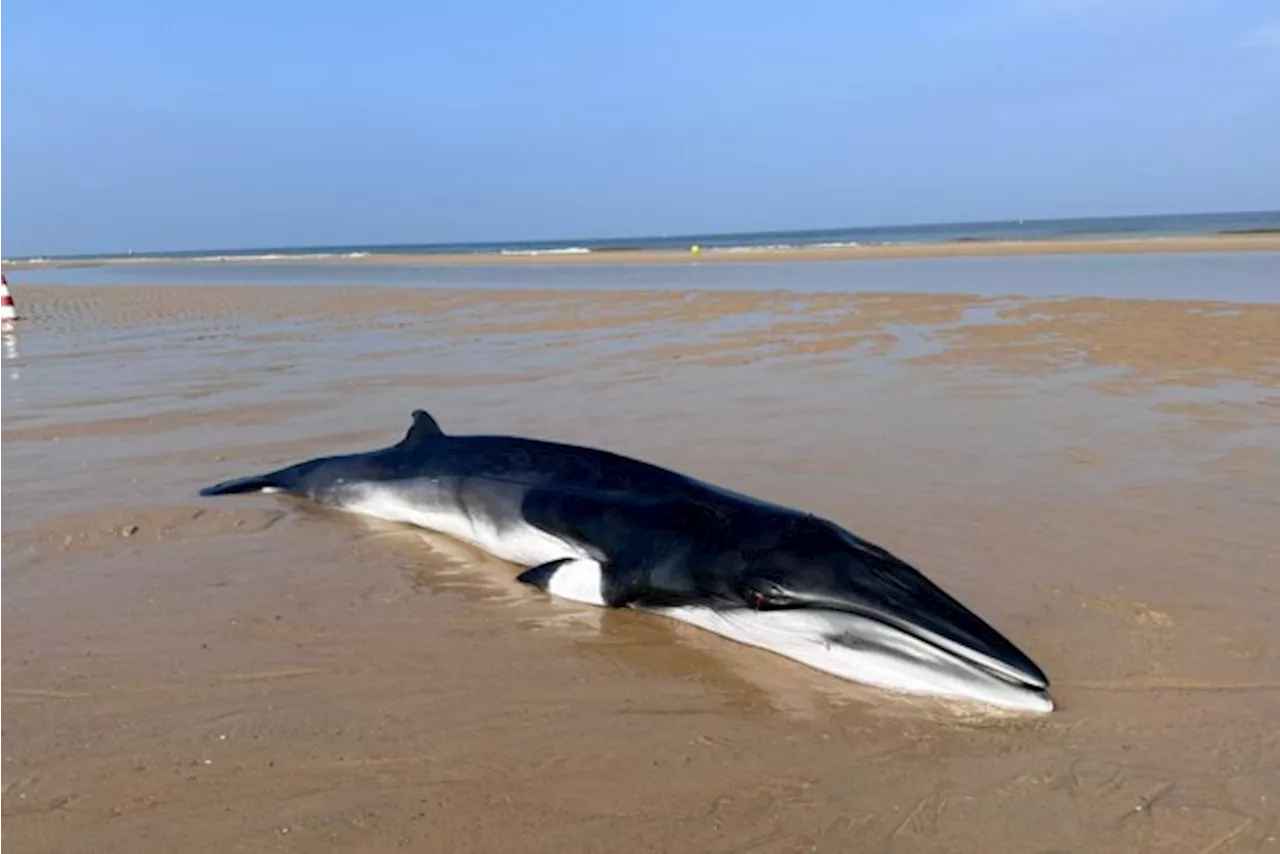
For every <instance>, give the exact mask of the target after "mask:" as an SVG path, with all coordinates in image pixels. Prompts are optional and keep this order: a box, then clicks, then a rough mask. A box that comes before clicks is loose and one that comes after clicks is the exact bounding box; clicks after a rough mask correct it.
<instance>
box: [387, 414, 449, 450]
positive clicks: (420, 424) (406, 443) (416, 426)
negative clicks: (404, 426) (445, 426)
mask: <svg viewBox="0 0 1280 854" xmlns="http://www.w3.org/2000/svg"><path fill="white" fill-rule="evenodd" d="M443 435H444V431H443V430H441V429H440V425H439V424H437V423H436V420H435V419H434V418H432V417H431V416H430V415H429V414H427V411H426V410H424V409H415V410H414V411H413V426H411V427H410V428H409V432H408V433H405V434H404V438H403V439H401V440H400V441H399V442H397V443H396V447H397V448H412V447H413V446H414V445H417V444H418V443H420V442H422V441H424V440H426V439H433V438H435V437H436V436H443Z"/></svg>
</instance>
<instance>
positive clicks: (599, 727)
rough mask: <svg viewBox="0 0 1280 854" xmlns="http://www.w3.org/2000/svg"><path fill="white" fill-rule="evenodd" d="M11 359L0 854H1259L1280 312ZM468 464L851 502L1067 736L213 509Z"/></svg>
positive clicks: (156, 302)
mask: <svg viewBox="0 0 1280 854" xmlns="http://www.w3.org/2000/svg"><path fill="white" fill-rule="evenodd" d="M19 308H20V309H21V311H22V313H23V314H24V315H25V316H26V319H25V320H24V321H22V322H21V323H20V324H19V325H18V326H17V327H15V329H13V330H9V331H6V333H5V336H4V360H3V436H2V438H3V462H4V473H5V479H4V487H3V488H4V495H3V497H4V505H3V508H4V509H3V581H4V594H5V595H4V633H3V640H4V647H3V665H4V672H3V688H4V705H3V711H4V724H5V729H4V751H3V752H4V766H3V779H4V795H3V813H4V821H5V827H4V830H5V831H6V834H5V835H6V837H7V838H8V839H9V841H10V844H11V845H13V846H15V850H22V851H33V852H43V851H49V852H53V851H57V852H82V851H83V852H90V851H92V852H116V851H119V852H126V851H127V852H131V854H132V852H142V851H170V850H183V851H192V852H200V851H209V852H225V851H232V850H235V851H267V850H271V851H306V852H316V851H320V852H324V851H334V852H337V851H343V852H347V851H392V850H441V851H495V850H510V851H522V852H523V851H534V852H542V851H546V852H563V851H638V850H657V851H679V852H684V851H691V852H692V851H698V852H713V851H725V852H729V851H733V852H737V851H769V852H772V851H777V852H784V851H785V852H790V851H810V850H818V851H861V850H866V851H911V852H915V851H930V852H931V851H966V852H967V851H1045V852H1047V851H1089V852H1112V851H1114V852H1122V851H1123V852H1131V851H1159V852H1183V851H1185V852H1192V854H1206V852H1215V854H1224V852H1244V851H1272V850H1280V842H1278V841H1277V837H1278V836H1280V806H1278V804H1280V730H1278V729H1277V727H1276V726H1275V723H1274V722H1275V721H1276V720H1280V629H1278V628H1277V627H1276V623H1275V614H1276V613H1277V610H1278V608H1280V583H1278V582H1277V576H1276V568H1277V567H1278V566H1280V533H1278V532H1277V530H1276V527H1275V520H1276V519H1277V518H1280V448H1278V447H1277V443H1276V441H1275V439H1276V436H1277V435H1280V306H1277V305H1250V304H1244V303H1227V302H1203V301H1182V302H1175V301H1162V300H1108V299H1075V300H1039V299H1028V298H1017V297H999V298H997V297H987V296H967V295H959V294H956V295H938V294H934V295H930V294H866V295H859V294H852V295H850V294H804V293H796V292H789V291H784V290H778V291H772V292H770V291H756V292H751V293H734V292H716V293H680V292H678V291H634V290H633V291H626V292H618V291H613V292H609V291H582V290H579V291H574V292H565V291H536V290H522V291H501V290H489V291H483V292H479V291H472V292H468V291H459V290H439V291H421V290H419V291H414V290H407V289H377V288H368V287H365V288H347V287H332V288H328V287H305V288H304V287H236V286H219V287H203V288H200V287H192V286H189V285H187V286H177V287H165V286H146V287H141V286H139V287H111V288H95V287H53V286H50V287H26V288H24V289H23V291H22V293H21V304H20V306H19ZM419 406H421V407H425V408H427V409H429V410H430V411H431V412H432V413H433V414H434V415H435V416H436V417H437V418H438V419H439V420H440V422H441V423H442V425H443V426H444V428H445V429H446V430H449V431H456V432H509V433H519V434H528V435H537V436H544V437H548V438H555V439H562V440H567V441H577V442H585V443H590V444H596V445H601V446H605V447H608V448H611V449H614V450H618V451H621V452H624V453H629V454H633V455H637V456H640V457H643V458H646V459H649V460H652V461H654V462H658V463H661V464H665V465H668V466H672V467H674V468H677V469H681V470H684V471H687V472H689V473H691V474H694V475H697V476H701V477H704V478H708V479H711V480H713V481H716V482H718V483H721V484H723V485H725V486H728V487H731V488H734V489H738V490H741V491H745V492H749V493H753V494H756V495H759V496H761V497H765V498H770V499H773V500H777V501H782V502H785V503H789V504H793V505H797V506H803V507H806V508H808V509H811V510H813V511H814V512H817V513H821V514H824V515H827V516H829V517H831V518H833V519H835V520H836V521H839V522H841V523H842V524H845V525H847V526H849V527H850V528H852V529H853V530H855V531H857V532H858V533H860V534H862V535H864V536H866V537H868V538H870V539H872V540H873V541H876V542H879V543H881V544H882V545H884V546H886V547H888V548H890V549H892V550H894V551H896V552H898V553H900V554H902V556H904V557H905V558H907V559H909V560H911V561H912V562H913V563H915V564H916V565H918V566H919V567H920V568H921V569H922V570H923V571H924V572H926V573H927V574H929V575H930V576H931V577H932V578H934V579H935V580H936V581H938V582H939V583H941V584H943V585H944V586H945V587H947V588H948V589H949V590H951V591H952V592H954V593H955V594H956V595H958V596H959V597H960V598H961V599H962V600H964V601H965V602H967V603H968V604H970V605H971V606H972V607H973V608H974V609H975V610H976V611H977V612H978V613H980V614H982V615H983V616H984V617H986V618H987V619H988V620H990V621H991V622H992V623H993V624H995V625H996V626H998V627H999V628H1001V629H1002V630H1003V631H1005V632H1006V633H1007V634H1009V635H1010V636H1011V637H1012V638H1013V639H1015V641H1016V642H1017V643H1018V644H1019V645H1020V646H1022V647H1023V648H1024V649H1026V650H1027V651H1028V652H1029V653H1030V654H1031V655H1032V657H1033V658H1035V659H1036V661H1037V662H1038V663H1040V664H1041V665H1042V666H1043V667H1044V668H1045V669H1046V671H1047V672H1048V673H1049V675H1050V677H1051V678H1052V680H1053V693H1054V696H1055V699H1056V701H1057V703H1058V710H1057V711H1055V712H1054V713H1053V714H1052V715H1050V716H1048V717H1045V718H1039V719H1020V718H1009V717H1002V716H996V715H990V714H983V713H979V712H977V711H975V710H973V709H962V708H957V707H953V706H949V705H947V704H942V703H936V702H929V701H923V700H913V699H905V698H901V697H894V696H891V695H887V694H883V693H879V692H876V691H874V690H871V689H867V688H861V687H859V686H854V685H849V684H846V683H840V682H836V681H835V680H832V679H830V678H829V677H826V676H824V675H822V674H819V673H816V672H814V671H810V670H808V669H806V668H804V667H802V666H801V665H798V664H795V663H793V662H789V661H785V660H783V659H780V658H778V657H776V656H772V655H770V654H768V653H765V652H763V651H759V650H754V649H749V648H745V647H742V646H739V645H735V644H732V643H730V642H728V641H726V640H724V639H721V638H717V637H714V636H711V635H708V634H706V633H703V632H699V631H698V630H697V629H694V628H692V627H688V626H682V625H678V624H675V623H672V622H670V621H665V620H663V619H661V618H659V617H656V616H649V615H642V614H634V613H628V612H620V613H604V612H602V611H600V610H597V609H592V608H587V607H579V606H576V605H572V604H566V603H562V602H555V601H550V600H547V599H545V598H543V597H541V596H539V595H536V594H534V593H532V592H531V591H529V590H527V589H524V588H522V587H520V586H519V585H517V584H516V583H515V582H514V580H513V577H514V574H515V573H514V570H513V568H512V567H510V566H507V565H504V564H502V563H500V562H497V561H494V560H492V559H487V558H485V557H483V556H480V555H477V554H475V553H473V552H470V551H469V550H467V549H466V548H464V547H462V546H459V545H456V544H453V543H451V542H450V541H448V540H446V539H443V538H439V537H430V536H426V537H424V536H422V535H419V534H417V533H415V532H412V531H408V530H405V529H401V528H397V527H394V526H388V525H380V524H375V523H371V522H367V521H363V520H360V519H357V518H353V517H350V516H345V515H340V514H335V513H328V512H323V511H317V510H314V509H312V508H309V507H307V506H304V505H302V504H299V503H295V502H288V501H282V500H278V499H276V498H273V497H271V496H254V497H244V498H236V499H227V500H219V501H213V500H202V499H199V498H198V497H196V494H195V493H196V490H197V489H198V488H199V487H200V486H202V485H204V484H206V483H209V482H212V481H215V480H218V479H221V478H223V477H228V476H235V475H238V474H243V473H247V472H252V471H257V470H260V469H264V468H268V467H272V466H276V465H280V464H283V463H287V462H290V461H294V460H297V459H300V458H303V457H307V456H311V455H318V454H325V453H333V452H342V451H346V450H359V449H365V448H370V447H376V446H380V445H384V444H387V443H389V442H392V441H395V440H396V439H398V438H399V436H400V435H401V434H402V433H403V431H404V429H405V428H406V427H407V425H408V423H409V412H410V411H411V410H412V409H413V408H415V407H419Z"/></svg>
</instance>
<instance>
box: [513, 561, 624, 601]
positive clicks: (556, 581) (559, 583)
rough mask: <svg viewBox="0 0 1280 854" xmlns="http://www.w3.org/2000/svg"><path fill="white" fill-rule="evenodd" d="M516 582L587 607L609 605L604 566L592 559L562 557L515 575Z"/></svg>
mask: <svg viewBox="0 0 1280 854" xmlns="http://www.w3.org/2000/svg"><path fill="white" fill-rule="evenodd" d="M516 581H519V582H521V583H522V584H528V585H531V586H533V587H536V588H538V589H539V590H541V591H542V592H544V593H548V594H550V595H552V596H556V597H559V598H561V599H569V600H571V601H573V602H584V603H586V604H588V605H606V606H608V605H610V604H611V603H610V602H609V601H608V597H607V596H606V590H605V588H606V584H605V573H604V567H603V566H602V565H601V564H600V562H599V561H595V560H591V559H589V558H560V559H559V560H552V561H548V562H547V563H543V564H539V565H538V566H535V567H533V568H532V569H527V570H525V571H524V572H522V573H520V574H519V575H518V576H516Z"/></svg>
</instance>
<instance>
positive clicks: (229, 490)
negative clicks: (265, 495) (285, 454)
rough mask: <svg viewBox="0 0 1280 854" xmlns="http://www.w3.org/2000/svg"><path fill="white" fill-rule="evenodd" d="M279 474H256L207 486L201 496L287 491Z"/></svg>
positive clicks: (201, 491)
mask: <svg viewBox="0 0 1280 854" xmlns="http://www.w3.org/2000/svg"><path fill="white" fill-rule="evenodd" d="M278 474H279V473H278V472H272V473H271V474H255V475H250V476H249V477H237V478H234V479H232V480H224V481H222V482H221V483H215V484H214V485H213V486H206V487H205V488H204V489H202V490H200V494H201V495H204V496H209V495H239V494H241V493H244V492H280V491H283V490H284V489H285V484H284V483H283V482H281V480H280V478H279V477H278Z"/></svg>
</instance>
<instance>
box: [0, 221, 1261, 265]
mask: <svg viewBox="0 0 1280 854" xmlns="http://www.w3.org/2000/svg"><path fill="white" fill-rule="evenodd" d="M1251 251H1257V252H1277V251H1280V230H1265V229H1259V230H1256V231H1249V232H1242V233H1231V234H1208V235H1188V236H1170V237H1129V238H1125V237H1115V238H1088V239H1071V238H1055V239H1036V240H1001V239H986V238H967V239H958V240H947V241H933V242H919V243H896V244H877V245H840V246H822V245H815V246H786V247H775V246H741V247H707V248H703V249H701V250H700V251H698V252H693V251H691V249H683V250H673V249H630V248H617V249H611V248H595V249H580V250H575V251H569V250H564V249H551V250H507V251H492V252H403V253H396V252H387V253H382V252H349V253H298V254H280V253H274V254H263V255H212V256H198V257H174V256H161V257H155V256H152V257H146V256H132V257H119V256H113V257H103V258H75V259H70V258H68V259H42V260H21V261H5V262H4V269H5V271H11V270H13V271H18V270H51V269H68V268H75V267H99V266H108V265H111V266H135V265H148V266H151V265H173V264H200V265H204V264H215V265H221V264H325V265H328V264H351V265H378V264H384V265H385V264H395V265H418V266H458V265H477V266H485V265H531V264H536V265H582V264H689V263H699V264H701V263H712V264H725V263H782V262H792V261H854V260H862V259H909V258H968V257H990V256H1002V255H1064V254H1071V255H1079V254H1125V253H1153V252H1251Z"/></svg>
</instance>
